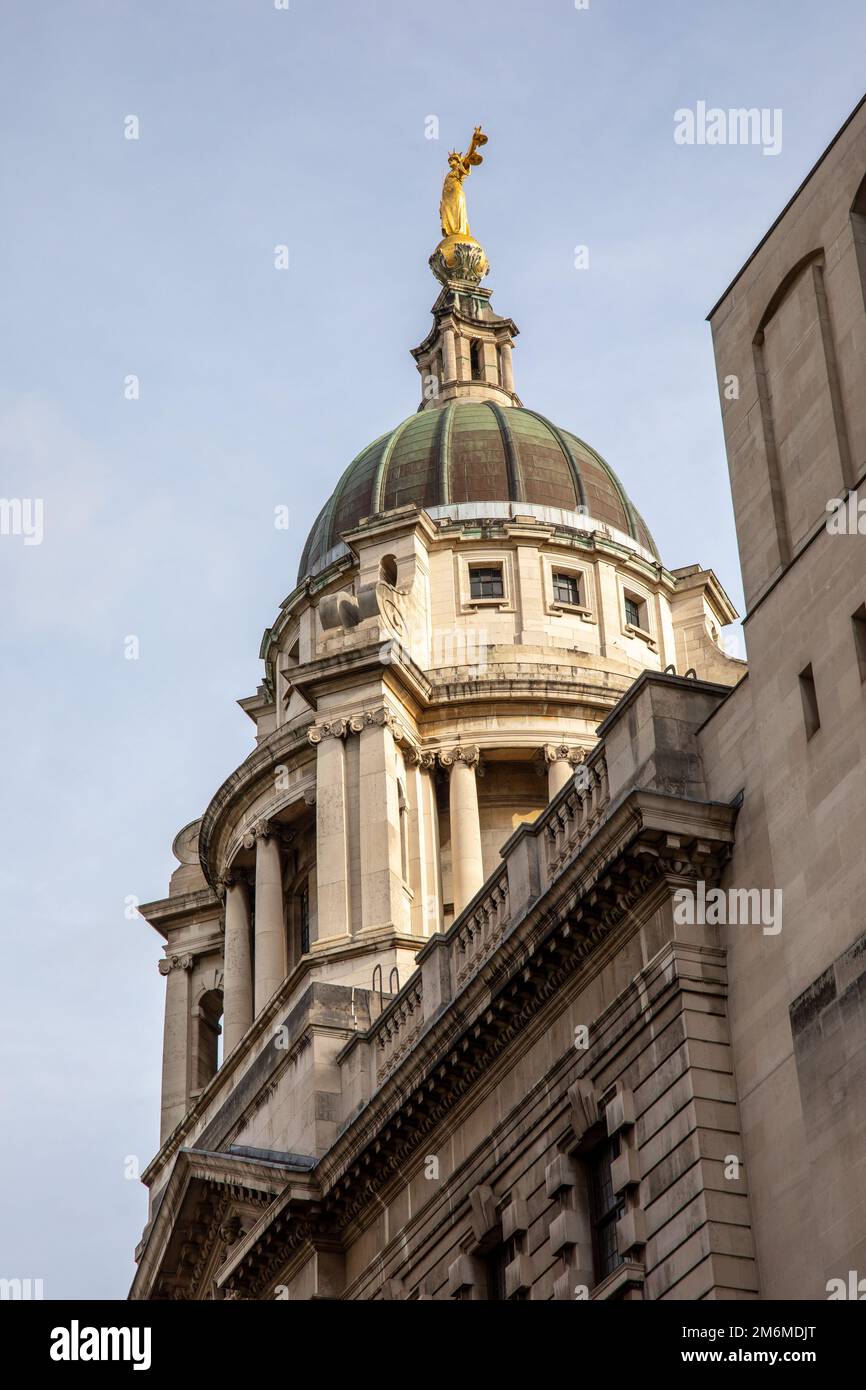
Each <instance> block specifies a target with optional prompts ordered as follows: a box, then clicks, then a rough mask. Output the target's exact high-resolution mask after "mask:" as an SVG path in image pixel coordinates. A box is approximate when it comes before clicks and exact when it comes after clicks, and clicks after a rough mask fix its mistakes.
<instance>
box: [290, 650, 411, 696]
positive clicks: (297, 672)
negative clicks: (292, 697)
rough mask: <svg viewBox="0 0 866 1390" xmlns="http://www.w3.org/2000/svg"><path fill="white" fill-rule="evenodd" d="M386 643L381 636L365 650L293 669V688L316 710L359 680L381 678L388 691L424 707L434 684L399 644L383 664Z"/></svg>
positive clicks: (332, 655) (335, 654)
mask: <svg viewBox="0 0 866 1390" xmlns="http://www.w3.org/2000/svg"><path fill="white" fill-rule="evenodd" d="M382 647H383V639H382V638H381V637H379V636H377V637H376V639H375V641H373V642H371V643H369V645H367V646H365V647H349V648H347V649H345V650H344V651H339V652H334V653H332V654H331V655H329V656H323V657H319V658H318V660H316V661H308V662H306V663H305V665H303V666H299V667H294V668H293V669H292V684H293V685H294V687H295V689H296V690H298V691H300V693H301V695H303V697H304V699H305V700H306V701H307V703H308V704H309V705H310V706H311V707H312V708H313V709H314V710H315V709H317V708H318V702H319V699H320V698H321V696H322V695H325V694H334V693H337V692H338V691H340V690H342V689H347V690H348V689H350V688H351V687H352V686H353V685H357V683H358V677H359V676H369V675H371V674H378V675H379V676H380V677H381V680H382V684H383V686H385V687H388V686H391V687H393V688H394V690H395V693H396V694H397V696H398V698H399V697H405V695H406V694H408V696H409V698H410V701H411V702H413V703H415V704H417V705H418V706H419V707H423V706H424V705H425V704H426V702H427V700H428V699H429V696H430V681H429V680H428V678H427V676H426V675H425V674H424V672H423V671H422V670H421V668H420V666H417V665H416V664H415V662H414V661H413V660H412V658H411V657H410V656H409V654H408V653H407V652H406V651H404V650H403V649H402V647H401V645H400V643H399V642H394V643H392V650H391V655H390V659H389V660H388V661H387V662H385V661H383V660H382Z"/></svg>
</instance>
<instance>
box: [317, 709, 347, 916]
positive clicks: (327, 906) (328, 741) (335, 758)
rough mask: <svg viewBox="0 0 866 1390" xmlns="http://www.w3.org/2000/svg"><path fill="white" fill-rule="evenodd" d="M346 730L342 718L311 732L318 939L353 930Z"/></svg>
mask: <svg viewBox="0 0 866 1390" xmlns="http://www.w3.org/2000/svg"><path fill="white" fill-rule="evenodd" d="M346 731H347V725H346V721H345V720H342V719H341V720H335V721H334V722H333V723H331V724H325V725H321V726H319V727H317V728H315V729H312V730H311V731H310V733H309V734H308V738H309V740H310V742H311V743H312V744H313V745H314V746H315V748H316V888H317V897H318V901H317V923H318V925H317V930H316V940H317V941H322V940H323V939H324V938H325V937H334V936H348V935H349V931H350V916H349V907H350V903H349V843H348V836H347V808H346V747H345V744H344V742H343V740H344V738H345V736H346Z"/></svg>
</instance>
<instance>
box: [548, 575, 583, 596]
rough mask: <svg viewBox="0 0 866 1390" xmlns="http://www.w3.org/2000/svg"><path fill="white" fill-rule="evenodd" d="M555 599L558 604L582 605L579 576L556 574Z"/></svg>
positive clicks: (554, 583)
mask: <svg viewBox="0 0 866 1390" xmlns="http://www.w3.org/2000/svg"><path fill="white" fill-rule="evenodd" d="M553 597H554V598H555V599H556V602H557V603H580V581H579V579H578V577H577V575H576V574H555V575H554V576H553Z"/></svg>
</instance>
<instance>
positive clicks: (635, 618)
mask: <svg viewBox="0 0 866 1390" xmlns="http://www.w3.org/2000/svg"><path fill="white" fill-rule="evenodd" d="M625 620H626V622H627V623H630V624H631V626H632V627H643V623H642V622H641V620H640V605H639V604H638V603H636V602H635V600H634V599H633V598H626V601H625Z"/></svg>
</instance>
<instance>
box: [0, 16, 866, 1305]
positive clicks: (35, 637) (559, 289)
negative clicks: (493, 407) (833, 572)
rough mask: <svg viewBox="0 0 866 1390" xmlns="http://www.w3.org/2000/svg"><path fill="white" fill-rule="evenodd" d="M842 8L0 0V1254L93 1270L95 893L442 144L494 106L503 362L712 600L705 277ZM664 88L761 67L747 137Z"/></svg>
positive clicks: (823, 103)
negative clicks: (708, 138) (580, 254)
mask: <svg viewBox="0 0 866 1390" xmlns="http://www.w3.org/2000/svg"><path fill="white" fill-rule="evenodd" d="M864 40H866V16H864V12H863V8H862V3H860V0H833V2H832V3H825V4H822V5H817V4H814V3H803V0H761V3H760V4H756V3H755V2H754V0H727V3H725V4H724V5H720V4H717V3H712V0H664V2H663V3H658V4H652V3H648V0H618V2H617V0H591V4H590V9H589V10H588V11H578V10H576V9H575V7H574V4H573V0H532V3H529V0H527V2H526V3H517V0H496V2H495V3H493V0H489V3H472V0H463V2H462V3H458V2H457V0H437V3H436V4H435V5H427V4H420V3H417V0H376V2H375V3H373V2H372V0H367V3H348V0H291V8H290V10H289V11H288V12H284V11H278V10H276V9H275V8H274V6H273V0H183V3H182V4H178V3H177V0H173V2H171V3H169V0H147V3H145V0H138V2H137V3H135V2H134V0H104V2H103V3H95V2H94V3H85V2H84V0H67V3H61V0H47V2H46V3H42V4H38V5H35V4H32V3H25V0H6V3H5V4H4V5H3V7H2V15H0V130H2V141H0V189H2V206H3V215H2V219H0V277H2V304H3V313H4V319H5V324H4V332H3V334H2V341H0V357H2V372H0V495H2V496H3V497H7V498H12V497H39V498H43V499H44V507H45V536H44V541H43V543H42V544H41V545H40V546H29V547H25V546H24V545H23V543H22V540H21V538H20V537H11V536H4V537H0V572H2V585H3V596H4V601H3V605H2V642H0V661H2V673H3V719H2V723H0V739H2V743H0V756H2V777H0V786H2V830H3V854H2V870H0V874H2V877H0V891H2V903H3V921H4V928H5V935H4V951H5V968H4V970H3V972H2V979H3V997H2V1008H0V1039H2V1076H3V1118H2V1126H0V1132H2V1139H0V1144H2V1149H0V1194H2V1195H0V1205H2V1211H0V1276H5V1277H16V1276H17V1277H21V1278H25V1277H31V1278H43V1279H44V1280H45V1292H46V1296H48V1297H59V1296H67V1295H69V1296H73V1295H74V1296H81V1297H100V1296H102V1297H115V1296H117V1297H121V1296H124V1295H125V1293H126V1290H127V1288H128V1285H129V1281H130V1278H131V1274H132V1263H131V1255H132V1250H133V1247H134V1245H135V1243H136V1241H137V1240H138V1237H139V1234H140V1231H141V1227H142V1224H143V1221H144V1216H145V1197H144V1190H143V1188H141V1187H140V1185H138V1184H136V1183H133V1182H128V1181H125V1180H124V1176H123V1165H124V1159H125V1157H126V1156H127V1155H129V1154H134V1155H138V1156H139V1158H140V1160H141V1164H142V1166H144V1164H145V1163H146V1162H147V1160H148V1159H149V1158H150V1157H151V1156H152V1154H153V1152H154V1150H155V1148H156V1144H157V1139H158V1110H159V1082H160V1051H161V1028H162V1020H161V1015H162V996H163V988H164V985H163V981H162V979H161V978H160V977H159V975H158V974H157V969H156V962H157V959H158V958H159V955H160V950H159V939H158V937H157V936H156V934H155V933H154V932H153V931H152V929H151V928H150V927H148V926H147V925H146V924H145V923H144V922H143V921H141V920H140V919H138V920H133V921H129V920H126V919H125V917H124V902H125V900H126V898H127V896H128V895H133V894H134V895H136V896H137V897H138V898H139V899H140V900H146V899H148V898H155V897H161V896H162V895H163V894H164V893H165V891H166V886H167V877H168V874H169V872H170V871H171V868H172V866H173V860H172V858H171V854H170V845H171V840H172V837H173V835H174V833H175V832H176V831H177V830H178V829H179V828H180V827H181V826H182V825H184V824H185V823H186V822H188V821H189V820H191V819H193V818H194V817H195V816H197V815H198V814H200V813H201V811H202V810H203V808H204V807H205V805H206V804H207V802H208V800H209V798H210V796H211V795H212V793H213V792H214V790H215V789H216V787H217V786H218V785H219V783H220V782H221V781H222V780H223V778H224V777H225V776H226V775H227V774H228V773H229V772H230V771H231V770H232V769H233V768H234V767H235V766H236V764H237V763H238V762H239V761H240V760H241V759H242V758H243V757H244V756H245V755H246V753H247V752H248V751H249V748H250V738H251V734H252V725H251V724H250V723H249V721H248V720H247V719H246V717H245V716H244V715H243V714H242V712H241V711H240V710H239V709H238V708H237V706H236V704H235V703H234V702H235V700H236V699H237V698H238V697H242V696H245V695H248V694H251V693H252V692H253V691H254V689H255V687H256V684H257V681H258V679H259V674H260V666H259V662H258V657H257V654H258V648H259V641H260V637H261V633H262V630H263V628H264V627H265V626H267V625H268V624H269V623H270V621H271V620H272V618H273V616H274V614H275V612H276V610H277V606H278V604H279V602H280V600H281V599H282V598H283V597H284V596H285V595H286V594H287V593H288V592H289V591H290V590H291V589H292V587H293V585H294V579H295V574H296V570H297V563H298V557H299V554H300V550H301V546H302V544H303V541H304V538H305V535H306V531H307V529H308V527H309V525H310V523H311V521H312V519H313V517H314V515H315V513H316V512H317V511H318V509H319V507H320V506H321V504H322V502H323V501H324V499H325V496H326V495H327V493H328V492H329V491H330V489H331V487H332V485H333V483H334V482H335V480H336V479H337V477H338V475H339V474H340V473H341V472H342V470H343V469H344V467H345V466H346V464H347V463H348V461H349V460H350V459H351V458H352V456H353V455H354V454H355V453H357V451H358V450H359V449H360V448H361V447H362V446H363V445H364V444H365V443H367V442H368V441H369V440H370V439H372V438H373V437H374V436H377V435H379V434H381V433H382V432H383V431H384V430H385V429H387V428H389V427H391V426H393V425H394V424H396V423H397V422H398V421H399V420H401V419H402V418H404V417H405V416H406V415H408V414H410V413H411V412H412V411H413V410H414V409H415V406H416V404H417V385H416V380H417V378H416V374H415V368H414V364H413V362H412V360H411V358H410V357H409V354H408V349H409V347H410V346H412V345H414V344H416V343H418V342H420V341H421V339H422V338H423V337H424V335H425V334H426V332H427V329H428V327H429V323H430V318H429V309H430V306H431V304H432V303H433V300H434V298H435V295H436V291H437V286H436V283H435V282H434V280H433V279H432V277H431V275H430V272H429V270H428V268H427V257H428V255H429V254H430V251H431V250H432V249H433V246H434V245H435V243H436V241H437V239H438V235H439V232H438V225H437V204H438V197H439V189H440V185H441V179H442V175H443V172H444V167H445V159H446V156H447V152H448V149H449V148H450V146H451V145H452V144H454V145H461V146H465V142H466V140H467V139H468V136H469V134H470V132H471V129H472V126H473V125H474V124H475V123H476V122H478V121H480V122H483V124H484V127H485V129H486V130H487V131H488V132H489V135H490V141H489V144H488V146H487V148H486V150H485V163H484V165H483V167H482V168H481V169H480V170H477V171H476V172H475V173H474V174H473V176H472V180H471V183H470V184H469V185H467V191H468V196H469V211H470V217H471V220H472V226H473V231H474V232H475V233H476V234H477V235H478V236H479V238H480V239H481V240H483V242H484V244H485V246H486V249H487V251H488V254H489V257H490V261H491V265H492V272H491V276H490V278H489V280H488V282H487V283H489V284H490V285H491V286H492V287H493V290H494V304H495V306H496V308H497V309H498V311H499V312H500V313H504V314H510V315H512V316H513V317H514V318H515V319H516V320H517V322H518V324H519V325H520V327H521V329H522V334H521V337H520V339H519V343H518V350H517V352H516V354H515V372H516V378H517V387H518V390H519V391H520V394H521V396H522V397H523V399H524V401H525V402H526V404H528V405H530V406H532V407H533V408H535V409H538V410H540V411H542V412H543V413H545V414H547V415H549V416H550V417H551V418H553V419H554V420H556V421H557V422H559V423H560V424H562V425H564V426H566V427H567V428H569V429H572V430H574V431H575V432H576V433H578V434H580V435H581V436H583V437H584V438H586V439H587V440H588V441H589V442H591V443H592V444H593V445H594V447H595V448H597V449H598V450H599V451H600V452H601V453H602V454H603V455H604V456H605V457H606V458H607V459H608V460H609V461H610V463H611V464H612V465H613V467H614V468H615V469H616V470H617V471H618V473H619V474H620V476H621V477H622V479H623V481H624V483H625V484H626V486H627V488H628V490H629V492H630V493H631V495H632V497H633V498H634V500H635V502H636V504H637V506H638V507H639V508H640V510H641V511H642V512H643V514H644V516H645V517H646V520H647V522H648V523H649V525H650V527H651V529H652V530H653V532H654V534H655V537H656V540H657V542H658V544H659V548H660V550H661V553H662V556H663V558H664V560H665V562H666V563H667V564H668V565H669V566H671V567H673V566H678V565H683V564H689V563H692V562H694V561H700V562H701V563H702V564H704V565H709V566H712V567H713V568H714V569H715V570H716V572H717V573H718V575H719V577H720V579H721V581H722V583H723V584H724V585H725V587H726V589H727V590H728V592H729V593H730V594H731V596H732V598H733V599H734V601H735V602H736V603H737V604H738V606H741V589H740V582H739V574H738V565H737V555H736V544H735V538H734V532H733V522H732V514H731V508H730V501H729V494H728V483H727V472H726V466H725V461H724V451H723V445H722V431H721V424H720V414H719V408H718V400H717V393H716V386H715V376H714V367H713V357H712V349H711V343H710V335H709V329H708V327H707V325H706V324H705V322H704V316H705V315H706V313H707V311H708V310H709V309H710V307H711V306H712V304H713V303H714V302H715V300H716V299H717V298H718V296H719V295H720V294H721V293H722V291H723V290H724V289H725V287H726V286H727V284H728V282H729V280H730V279H731V278H732V276H733V275H734V273H735V272H736V270H737V269H738V268H739V266H740V265H741V264H742V262H743V260H744V259H745V257H746V256H747V255H748V254H749V252H750V251H751V250H752V249H753V247H754V245H755V244H756V242H757V241H758V240H759V239H760V237H761V236H762V235H763V233H764V231H765V230H766V229H767V227H768V226H769V224H770V222H771V221H772V219H773V218H774V217H775V216H776V214H777V213H778V212H779V211H780V210H781V208H782V206H783V205H784V204H785V202H786V201H787V200H788V198H789V197H790V195H791V194H792V193H793V191H794V189H795V188H796V186H797V184H798V183H799V182H800V180H801V179H802V177H803V176H804V174H805V173H806V172H807V171H808V169H809V168H810V166H811V165H812V163H813V162H814V161H815V159H816V158H817V157H818V155H819V154H820V153H821V151H822V150H823V148H824V147H825V145H826V144H827V142H828V141H829V140H830V138H831V137H832V136H833V134H834V133H835V131H836V130H837V128H838V127H839V125H840V124H841V123H842V121H843V120H844V119H845V117H846V116H847V115H848V114H849V112H850V110H851V109H852V108H853V107H854V105H855V104H856V102H857V101H858V100H859V98H860V96H861V95H862V80H863V79H862V70H863V69H862V58H863V53H864V50H866V43H864ZM698 100H706V101H707V102H709V103H710V104H713V105H719V106H723V107H725V108H727V107H734V106H759V107H771V108H775V107H779V108H781V109H782V112H783V147H782V152H781V154H779V155H778V157H775V158H773V157H765V156H764V155H762V153H761V150H760V149H758V148H752V147H735V148H730V147H708V146H703V147H683V146H678V145H676V144H675V143H674V140H673V125H674V123H673V112H674V111H675V109H677V108H680V107H684V106H694V105H695V103H696V102H697V101H698ZM130 114H134V115H137V116H138V118H139V120H140V139H139V140H138V141H137V142H133V141H128V140H125V139H124V138H123V129H124V118H125V117H126V116H127V115H130ZM429 115H436V116H438V118H439V121H440V134H441V139H440V140H438V141H433V140H427V139H425V133H424V132H425V118H426V117H427V116H429ZM278 243H286V244H287V245H288V246H289V248H290V257H291V268H290V269H289V270H288V271H287V272H278V271H276V270H275V269H274V267H273V248H274V246H275V244H278ZM578 244H586V245H587V246H588V247H589V248H590V268H589V270H587V271H576V270H575V269H574V267H573V255H574V247H575V246H576V245H578ZM130 373H135V374H136V375H138V376H139V378H140V383H141V388H140V389H141V395H140V399H139V400H138V401H127V400H125V399H124V394H123V382H124V378H125V377H126V376H127V374H130ZM279 503H285V504H287V505H288V506H289V507H290V509H291V517H292V525H291V527H290V529H289V531H288V532H285V531H277V530H275V529H274V526H273V511H274V507H275V506H276V505H277V504H279ZM129 634H134V635H136V636H138V638H139V640H140V643H141V657H140V660H138V661H137V662H133V661H127V660H125V659H124V650H123V644H124V638H125V637H126V636H127V635H129Z"/></svg>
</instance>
